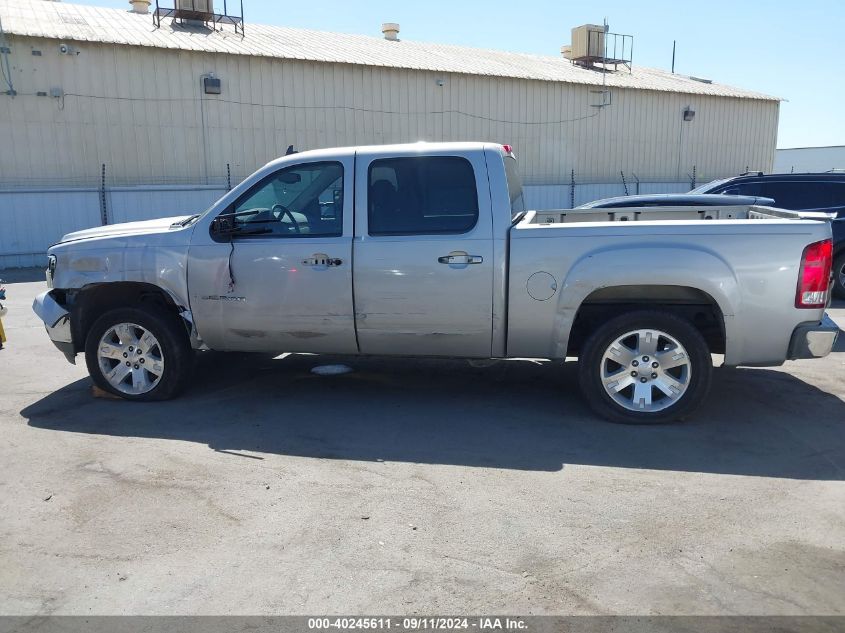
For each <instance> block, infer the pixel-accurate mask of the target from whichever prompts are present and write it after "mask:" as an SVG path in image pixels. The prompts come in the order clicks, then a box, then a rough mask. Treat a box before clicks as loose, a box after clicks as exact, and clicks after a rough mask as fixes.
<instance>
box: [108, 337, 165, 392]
mask: <svg viewBox="0 0 845 633" xmlns="http://www.w3.org/2000/svg"><path fill="white" fill-rule="evenodd" d="M97 361H98V362H99V365H100V371H101V372H102V374H103V377H104V378H105V379H106V380H107V381H108V383H109V384H110V385H111V386H112V387H114V388H115V389H117V390H118V391H120V392H121V393H125V394H128V395H140V394H142V393H147V392H148V391H151V390H152V389H153V388H155V386H156V385H157V384H158V383H159V381H160V380H161V377H162V375H163V374H164V353H163V352H162V349H161V345H160V344H159V342H158V339H156V337H155V336H153V335H152V333H151V332H150V331H149V330H147V329H145V328H142V327H141V326H140V325H136V324H135V323H119V324H117V325H114V326H112V327H110V328H109V329H108V330H106V333H105V334H103V337H102V338H101V339H100V344H99V346H98V347H97Z"/></svg>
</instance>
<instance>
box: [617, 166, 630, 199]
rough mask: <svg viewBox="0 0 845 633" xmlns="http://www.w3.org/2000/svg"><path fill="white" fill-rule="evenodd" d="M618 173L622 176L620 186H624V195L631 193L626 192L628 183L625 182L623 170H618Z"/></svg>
mask: <svg viewBox="0 0 845 633" xmlns="http://www.w3.org/2000/svg"><path fill="white" fill-rule="evenodd" d="M619 175H621V176H622V186H623V187H624V188H625V195H626V196H629V195H631V194H629V193H628V183H627V182H625V172H624V171H620V172H619Z"/></svg>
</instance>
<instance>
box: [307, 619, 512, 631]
mask: <svg viewBox="0 0 845 633" xmlns="http://www.w3.org/2000/svg"><path fill="white" fill-rule="evenodd" d="M527 626H528V625H527V623H526V622H525V621H523V620H520V619H515V618H513V619H512V618H497V617H478V618H465V617H427V618H426V617H422V618H420V617H405V618H401V619H399V618H389V617H371V618H366V617H357V618H309V619H308V629H309V630H312V631H320V630H341V631H344V630H347V631H351V630H379V629H381V630H397V631H426V630H437V631H449V630H477V631H497V630H503V631H521V630H526V629H527Z"/></svg>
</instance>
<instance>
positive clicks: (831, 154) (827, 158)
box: [773, 145, 845, 174]
mask: <svg viewBox="0 0 845 633" xmlns="http://www.w3.org/2000/svg"><path fill="white" fill-rule="evenodd" d="M831 169H845V145H828V146H825V147H790V148H787V149H779V150H777V153H776V154H775V166H774V169H773V172H774V173H776V174H790V173H796V174H800V173H810V172H825V171H829V170H831Z"/></svg>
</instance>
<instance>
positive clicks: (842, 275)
mask: <svg viewBox="0 0 845 633" xmlns="http://www.w3.org/2000/svg"><path fill="white" fill-rule="evenodd" d="M836 274H837V275H839V285H840V286H841V287H842V288H845V261H843V262H842V265H841V266H840V267H839V270H838V271H836Z"/></svg>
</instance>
